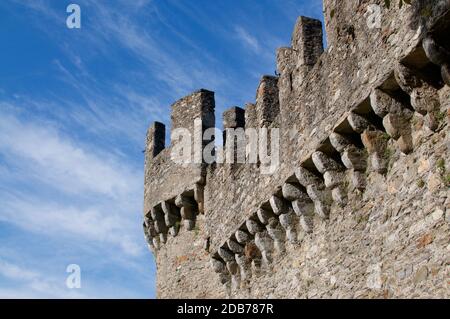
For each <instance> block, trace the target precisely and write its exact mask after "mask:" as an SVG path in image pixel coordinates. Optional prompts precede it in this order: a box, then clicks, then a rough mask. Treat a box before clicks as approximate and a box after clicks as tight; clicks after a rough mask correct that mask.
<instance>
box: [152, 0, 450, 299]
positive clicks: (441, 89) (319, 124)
mask: <svg viewBox="0 0 450 319" xmlns="http://www.w3.org/2000/svg"><path fill="white" fill-rule="evenodd" d="M374 5H376V6H375V7H374ZM377 8H378V9H379V10H380V12H379V13H380V15H379V16H377V17H379V18H380V25H379V28H378V27H374V25H373V23H375V22H376V21H375V22H374V21H373V20H371V19H375V18H374V17H372V16H371V15H372V14H374V12H375V13H376V10H377ZM324 14H325V29H326V32H327V43H328V48H327V50H326V51H324V49H323V42H324V39H323V35H322V24H321V22H320V21H318V20H315V19H311V18H306V17H300V18H299V19H298V20H297V23H296V25H295V28H294V32H293V35H292V42H291V45H290V47H284V48H280V49H278V50H277V53H276V59H277V68H278V73H279V76H278V77H273V76H263V77H262V78H261V81H260V84H259V86H258V89H257V93H256V100H255V102H254V103H249V104H247V105H246V106H245V108H240V107H233V108H230V109H229V110H227V111H226V112H224V114H223V128H224V130H225V131H226V130H227V129H237V128H241V129H243V130H244V132H249V131H250V129H251V128H267V129H268V130H269V131H270V130H274V129H278V130H279V132H280V134H279V135H280V136H279V145H280V148H279V152H280V154H279V158H280V165H279V167H278V169H277V170H276V171H275V172H274V173H273V174H263V173H262V168H263V166H262V164H261V162H260V161H259V160H258V161H256V162H255V163H223V164H222V163H206V162H205V161H203V160H202V158H199V159H198V161H195V162H194V163H185V164H177V163H174V162H173V161H172V159H171V152H172V151H173V147H174V145H175V143H176V142H177V136H174V134H173V132H174V131H175V130H176V129H178V128H182V129H185V130H186V131H188V132H190V133H191V134H192V136H193V141H194V147H193V149H192V152H193V157H194V158H195V156H196V155H195V145H197V147H199V148H200V150H203V149H204V148H205V147H206V145H207V144H208V143H211V142H213V141H214V139H213V138H211V139H210V140H206V141H205V140H202V138H201V137H202V133H204V132H205V131H206V130H207V129H209V128H213V127H214V126H215V125H216V123H215V115H214V108H215V102H214V93H213V92H210V91H206V90H200V91H197V92H195V93H193V94H191V95H189V96H187V97H185V98H183V99H181V100H179V101H177V102H176V103H174V104H173V105H172V114H171V120H172V125H171V128H172V134H171V145H169V146H168V147H165V145H164V144H165V143H164V141H165V134H166V130H165V126H164V125H163V124H161V123H154V124H153V125H152V126H151V127H150V128H149V130H148V134H147V147H146V160H145V194H144V233H145V236H146V239H147V242H148V244H149V247H150V249H151V250H152V251H153V252H154V254H155V257H156V261H157V266H158V283H157V284H158V297H160V298H170V297H186V298H197V297H198V298H201V297H203V298H221V297H235V298H266V297H285V298H286V297H307V298H317V297H449V293H448V291H449V290H448V283H447V279H448V270H447V269H446V255H448V245H449V241H448V238H449V235H450V230H449V222H450V220H449V216H450V200H449V198H448V190H449V187H450V180H449V178H450V164H449V163H448V158H450V156H449V146H450V145H449V137H448V134H449V133H448V132H449V131H448V122H449V120H450V115H449V114H450V113H449V112H450V87H449V85H450V81H449V65H450V55H449V53H448V52H450V41H449V38H448V37H447V36H446V35H447V33H448V32H449V31H450V1H447V0H443V1H419V0H417V1H412V3H411V5H407V4H404V6H403V7H401V8H399V7H398V6H396V5H394V4H392V5H391V7H390V8H386V7H385V6H384V1H369V0H367V1H366V0H361V1H345V2H344V1H337V0H325V1H324ZM196 119H198V120H201V122H198V123H201V125H199V126H196V125H195V122H194V120H196ZM223 136H224V143H225V144H228V143H231V142H230V141H231V140H232V139H233V137H229V136H228V135H227V134H226V132H224V133H223ZM236 147H237V148H239V147H242V146H236ZM237 148H236V149H235V151H236V150H237ZM246 150H247V152H246V154H247V157H248V156H251V155H250V153H251V152H250V151H251V150H249V147H248V145H247V146H246Z"/></svg>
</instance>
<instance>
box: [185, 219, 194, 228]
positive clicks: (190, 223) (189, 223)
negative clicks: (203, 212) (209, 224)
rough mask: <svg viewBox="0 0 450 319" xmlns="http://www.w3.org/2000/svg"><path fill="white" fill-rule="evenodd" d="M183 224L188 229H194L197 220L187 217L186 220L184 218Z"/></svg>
mask: <svg viewBox="0 0 450 319" xmlns="http://www.w3.org/2000/svg"><path fill="white" fill-rule="evenodd" d="M183 225H184V228H185V229H186V230H187V231H191V230H194V229H195V220H191V219H185V220H183Z"/></svg>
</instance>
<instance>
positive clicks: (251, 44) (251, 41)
mask: <svg viewBox="0 0 450 319" xmlns="http://www.w3.org/2000/svg"><path fill="white" fill-rule="evenodd" d="M234 32H235V33H236V37H237V38H238V39H239V40H240V41H241V43H242V44H243V45H244V46H245V47H246V48H248V49H251V50H252V51H253V52H255V53H258V52H259V51H260V49H261V48H260V45H259V41H258V40H257V39H256V38H255V37H254V36H252V35H251V34H250V33H248V31H247V30H245V29H244V28H243V27H241V26H236V27H235V28H234Z"/></svg>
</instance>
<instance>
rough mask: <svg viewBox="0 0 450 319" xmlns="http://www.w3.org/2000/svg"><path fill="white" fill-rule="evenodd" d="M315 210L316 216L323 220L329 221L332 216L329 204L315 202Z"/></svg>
mask: <svg viewBox="0 0 450 319" xmlns="http://www.w3.org/2000/svg"><path fill="white" fill-rule="evenodd" d="M314 209H315V211H316V214H317V215H319V216H320V217H321V218H323V219H327V218H328V216H330V206H329V204H327V203H324V202H321V201H314Z"/></svg>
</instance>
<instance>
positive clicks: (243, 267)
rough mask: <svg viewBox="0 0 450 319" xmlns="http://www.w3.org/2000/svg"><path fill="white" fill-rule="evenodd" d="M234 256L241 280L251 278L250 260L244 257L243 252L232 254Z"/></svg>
mask: <svg viewBox="0 0 450 319" xmlns="http://www.w3.org/2000/svg"><path fill="white" fill-rule="evenodd" d="M234 258H235V259H236V263H237V264H238V266H239V270H240V273H241V280H243V281H244V280H247V279H250V278H251V275H252V273H251V270H250V266H251V263H250V261H249V260H248V259H247V257H245V255H243V254H236V255H235V256H234Z"/></svg>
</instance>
